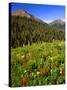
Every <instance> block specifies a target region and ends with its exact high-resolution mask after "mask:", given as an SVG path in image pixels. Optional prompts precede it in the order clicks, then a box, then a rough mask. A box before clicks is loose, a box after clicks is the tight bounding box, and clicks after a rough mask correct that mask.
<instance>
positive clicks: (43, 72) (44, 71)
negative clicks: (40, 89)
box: [39, 67, 48, 74]
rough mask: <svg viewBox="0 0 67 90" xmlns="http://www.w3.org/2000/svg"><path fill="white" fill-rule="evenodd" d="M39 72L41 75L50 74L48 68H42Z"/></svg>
mask: <svg viewBox="0 0 67 90" xmlns="http://www.w3.org/2000/svg"><path fill="white" fill-rule="evenodd" d="M39 71H40V73H41V74H46V73H48V68H46V67H43V68H40V70H39Z"/></svg>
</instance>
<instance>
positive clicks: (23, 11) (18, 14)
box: [12, 10, 31, 18]
mask: <svg viewBox="0 0 67 90" xmlns="http://www.w3.org/2000/svg"><path fill="white" fill-rule="evenodd" d="M12 16H22V17H24V16H26V17H27V18H30V17H31V15H30V14H28V13H27V12H26V11H25V10H16V11H15V12H13V13H12Z"/></svg>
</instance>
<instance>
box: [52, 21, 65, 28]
mask: <svg viewBox="0 0 67 90" xmlns="http://www.w3.org/2000/svg"><path fill="white" fill-rule="evenodd" d="M50 25H51V26H53V27H55V28H57V29H61V30H64V29H65V22H64V21H63V20H61V19H57V20H54V21H53V22H51V23H50Z"/></svg>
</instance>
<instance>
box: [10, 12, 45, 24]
mask: <svg viewBox="0 0 67 90" xmlns="http://www.w3.org/2000/svg"><path fill="white" fill-rule="evenodd" d="M11 16H21V17H27V18H29V19H30V18H33V19H35V20H37V21H39V22H43V21H42V20H41V19H39V18H37V17H36V16H33V15H31V14H29V13H28V12H27V11H25V10H17V11H15V12H12V13H11ZM43 23H44V22H43Z"/></svg>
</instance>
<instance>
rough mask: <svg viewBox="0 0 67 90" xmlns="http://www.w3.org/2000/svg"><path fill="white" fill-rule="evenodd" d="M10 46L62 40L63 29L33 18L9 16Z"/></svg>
mask: <svg viewBox="0 0 67 90" xmlns="http://www.w3.org/2000/svg"><path fill="white" fill-rule="evenodd" d="M10 37H11V47H13V48H15V47H19V46H20V47H22V46H24V45H31V44H32V43H33V42H36V43H38V42H43V41H44V42H51V41H53V40H64V39H65V37H64V31H62V30H56V29H55V28H53V27H52V26H50V25H48V24H46V23H44V22H42V21H37V20H35V19H34V18H27V17H21V16H11V36H10Z"/></svg>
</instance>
